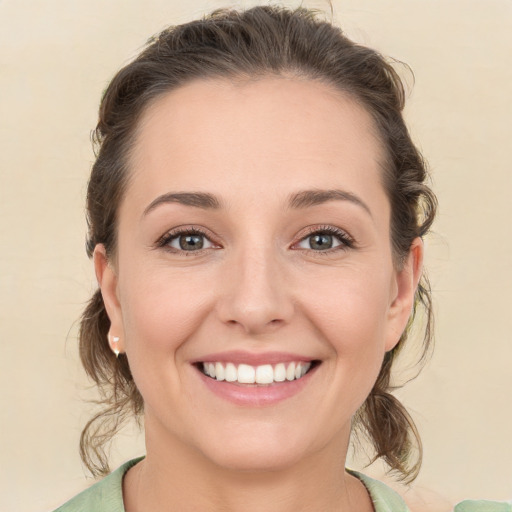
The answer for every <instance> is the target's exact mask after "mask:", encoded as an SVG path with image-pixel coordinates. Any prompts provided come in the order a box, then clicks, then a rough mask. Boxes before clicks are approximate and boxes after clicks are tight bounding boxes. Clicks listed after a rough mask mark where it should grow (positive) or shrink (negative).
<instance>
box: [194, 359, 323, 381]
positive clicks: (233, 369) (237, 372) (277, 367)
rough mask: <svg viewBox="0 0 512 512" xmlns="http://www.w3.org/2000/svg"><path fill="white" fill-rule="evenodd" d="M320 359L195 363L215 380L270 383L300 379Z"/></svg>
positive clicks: (318, 362) (316, 364)
mask: <svg viewBox="0 0 512 512" xmlns="http://www.w3.org/2000/svg"><path fill="white" fill-rule="evenodd" d="M319 364H320V361H316V360H314V361H308V362H305V361H296V362H287V363H278V364H263V365H258V366H251V365H248V364H238V365H237V364H234V363H221V362H213V361H212V362H201V363H198V364H197V365H196V367H197V368H198V369H199V371H200V372H202V373H203V374H204V375H206V376H207V377H210V378H211V379H214V380H216V381H225V382H228V383H233V384H245V385H250V384H252V385H260V386H264V385H271V384H275V383H281V382H291V381H295V380H300V379H301V378H302V377H304V375H306V374H307V373H308V372H310V371H311V370H312V369H313V368H314V367H316V366H318V365H319Z"/></svg>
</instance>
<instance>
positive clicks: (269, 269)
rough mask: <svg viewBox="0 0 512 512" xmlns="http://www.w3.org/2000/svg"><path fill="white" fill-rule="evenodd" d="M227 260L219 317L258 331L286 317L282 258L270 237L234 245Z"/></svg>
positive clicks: (287, 296) (288, 302) (288, 307)
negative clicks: (230, 256)
mask: <svg viewBox="0 0 512 512" xmlns="http://www.w3.org/2000/svg"><path fill="white" fill-rule="evenodd" d="M232 256H233V257H232V258H230V260H231V261H229V263H228V264H227V268H226V272H225V276H224V286H223V287H222V297H221V300H220V304H221V306H220V308H221V318H222V320H223V321H224V322H227V323H230V324H237V325H240V326H241V327H243V328H244V330H245V331H246V332H248V333H249V332H250V333H259V332H264V331H266V330H268V329H271V328H273V327H275V326H277V325H280V324H284V323H286V322H287V321H289V319H290V317H291V315H292V314H293V303H292V300H291V297H290V294H289V288H288V287H287V286H286V279H285V273H286V269H285V259H284V258H282V256H281V255H280V254H279V251H278V250H277V249H276V248H275V246H274V244H273V243H272V241H271V240H267V241H266V242H264V241H262V240H261V239H260V240H258V241H257V242H256V241H254V242H253V243H245V244H243V245H240V246H238V247H236V249H234V252H233V255H232Z"/></svg>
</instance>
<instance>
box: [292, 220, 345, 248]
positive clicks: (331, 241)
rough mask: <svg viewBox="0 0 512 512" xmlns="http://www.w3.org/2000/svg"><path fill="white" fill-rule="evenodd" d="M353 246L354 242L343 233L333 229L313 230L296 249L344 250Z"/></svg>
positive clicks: (329, 227)
mask: <svg viewBox="0 0 512 512" xmlns="http://www.w3.org/2000/svg"><path fill="white" fill-rule="evenodd" d="M353 246H354V240H353V239H352V238H351V237H350V236H349V235H348V234H347V233H345V231H343V230H341V229H339V228H335V227H331V226H328V227H322V228H315V229H314V231H311V232H310V233H309V234H308V235H307V236H306V237H304V238H303V239H302V240H301V241H300V242H299V243H298V244H297V247H298V248H300V249H307V250H312V251H328V250H331V249H336V248H339V249H346V248H350V247H353Z"/></svg>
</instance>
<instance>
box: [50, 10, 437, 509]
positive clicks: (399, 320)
mask: <svg viewBox="0 0 512 512" xmlns="http://www.w3.org/2000/svg"><path fill="white" fill-rule="evenodd" d="M403 103H404V96H403V89H402V85H401V82H400V80H399V78H398V76H397V75H396V73H395V72H394V71H393V69H392V68H391V66H390V65H389V64H387V63H386V61H385V60H384V59H383V58H382V57H381V56H380V55H379V54H378V53H376V52H375V51H373V50H370V49H368V48H364V47H361V46H358V45H355V44H354V43H352V42H351V41H349V40H348V39H347V38H345V37H344V36H343V35H342V34H341V32H340V31H339V30H338V29H337V28H335V27H333V26H332V25H330V24H328V23H326V22H323V21H320V20H318V19H316V18H315V16H314V15H313V14H312V13H311V12H310V11H307V10H303V9H299V10H296V11H289V10H285V9H280V8H271V7H258V8H255V9H251V10H248V11H245V12H234V11H219V12H216V13H214V14H213V15H211V16H210V17H208V18H206V19H205V20H200V21H195V22H192V23H189V24H186V25H182V26H178V27H175V28H171V29H169V30H166V31H164V32H163V33H161V34H160V35H159V36H158V37H156V38H155V39H154V40H152V41H151V42H150V44H149V45H148V46H147V48H146V49H145V50H144V51H143V52H142V53H141V55H140V56H139V57H138V58H137V59H136V60H135V61H134V62H132V63H131V64H128V65H127V66H126V67H125V68H123V69H122V70H121V71H120V72H119V73H118V74H117V75H116V76H115V77H114V79H113V80H112V82H111V84H110V86H109V87H108V89H107V91H106V92H105V95H104V98H103V100H102V103H101V107H100V119H99V123H98V126H97V129H96V142H97V145H98V153H97V160H96V162H95V164H94V167H93V171H92V175H91V179H90V183H89V189H88V201H87V211H88V220H89V226H90V233H89V242H88V252H89V255H91V256H92V257H93V260H94V266H95V270H96V275H97V279H98V283H99V290H98V292H97V293H96V294H95V295H94V296H93V298H92V299H91V301H90V303H89V306H88V308H87V310H86V311H85V312H84V315H83V318H82V324H81V333H80V352H81V357H82V361H83V364H84V366H85V369H86V371H87V372H88V374H89V375H90V376H91V377H92V378H93V379H94V380H95V382H96V383H97V384H98V386H99V387H100V388H101V390H102V391H103V393H104V403H105V409H104V410H103V411H102V412H101V413H100V414H98V415H97V416H96V417H95V418H93V419H92V420H91V421H90V422H89V423H88V425H87V426H86V428H85V430H84V432H83V434H82V440H81V450H82V452H81V453H82V458H83V460H84V462H85V463H86V464H87V466H88V467H89V468H90V469H91V470H92V471H93V473H95V474H96V475H101V474H107V473H108V471H109V469H108V464H107V459H106V456H105V452H104V451H103V447H104V445H105V443H106V442H107V441H108V440H109V439H110V438H111V437H112V435H113V434H114V433H115V431H116V430H117V428H118V425H119V423H120V422H121V421H122V420H123V419H124V418H125V417H127V416H128V415H130V414H132V413H134V414H135V415H137V416H141V415H142V414H143V417H144V425H145V435H146V450H147V454H146V456H145V458H143V459H137V460H134V461H130V462H128V463H127V464H125V465H124V466H122V467H121V468H119V469H118V470H117V471H115V472H114V473H112V474H111V475H109V476H108V477H106V478H105V479H103V480H102V481H100V482H99V483H98V484H96V485H95V486H93V487H92V488H91V489H89V490H87V491H85V492H84V493H82V494H81V495H79V496H78V497H76V498H75V499H74V500H71V501H70V502H69V503H68V504H66V505H64V506H63V507H61V508H60V509H59V510H61V511H70V510H95V511H99V510H112V511H113V510H116V511H119V510H126V511H127V512H132V511H137V512H143V511H145V510H162V511H164V510H169V511H171V510H172V511H174V510H180V511H185V510H186V511H188V510H190V511H195V510H212V511H215V510H230V511H231V510H233V511H235V510H242V509H243V510H249V511H251V510H266V511H287V510H292V509H293V510H322V511H335V510H336V511H340V510H358V511H372V510H376V511H384V510H392V511H395V512H396V511H401V510H407V508H406V505H405V504H404V503H403V501H402V500H401V499H400V498H399V497H398V495H396V494H395V493H394V492H393V491H391V490H390V489H388V488H387V487H386V486H384V485H383V484H381V483H379V482H377V481H374V480H372V479H370V478H368V477H366V476H364V475H362V474H359V473H356V472H353V471H349V470H346V471H343V468H344V463H345V459H346V455H347V450H348V447H349V439H350V435H351V432H352V431H353V430H354V429H359V430H360V431H362V432H363V433H366V435H367V436H368V437H369V438H370V439H371V441H372V442H373V445H374V446H375V450H376V457H382V458H383V459H384V460H385V461H386V462H387V464H388V465H389V466H390V468H391V469H392V470H395V471H396V472H398V473H399V474H401V475H402V477H403V478H404V479H406V480H412V479H414V477H415V476H416V475H417V472H418V470H419V467H420V463H421V444H420V441H419V437H418V434H417V431H416V429H415V426H414V423H413V422H412V419H411V418H410V416H409V415H408V413H407V412H406V411H405V409H404V408H403V406H402V405H401V404H400V403H399V401H398V400H397V399H396V398H394V397H393V396H392V395H390V394H389V391H390V375H391V369H392V365H393V362H394V360H395V358H396V356H397V354H398V352H399V351H400V350H401V349H402V348H403V347H404V344H405V341H406V338H407V332H408V330H409V327H410V325H411V323H412V320H413V318H414V315H415V312H416V307H417V306H423V307H425V308H426V318H427V322H426V328H425V336H424V340H423V346H424V353H426V351H427V349H428V347H429V343H430V334H431V333H430V315H431V309H430V295H429V291H428V286H427V284H426V281H425V280H424V278H422V260H423V244H422V237H423V236H424V235H425V234H426V233H427V231H428V229H429V228H430V226H431V224H432V221H433V219H434V214H435V206H436V202H435V197H434V195H433V194H432V192H431V191H430V189H429V188H428V186H427V185H426V184H425V180H426V177H427V174H426V170H425V165H424V163H423V160H422V158H421V156H420V154H419V152H418V151H417V149H416V148H415V147H414V145H413V144H412V142H411V140H410V138H409V135H408V132H407V129H406V127H405V125H404V122H403V119H402V116H401V110H402V108H403ZM422 279H423V280H422Z"/></svg>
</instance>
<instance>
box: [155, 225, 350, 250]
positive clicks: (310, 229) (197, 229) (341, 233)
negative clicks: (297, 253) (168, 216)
mask: <svg viewBox="0 0 512 512" xmlns="http://www.w3.org/2000/svg"><path fill="white" fill-rule="evenodd" d="M303 229H305V230H306V232H305V233H302V234H301V235H300V238H297V239H296V241H294V242H293V243H292V247H293V246H295V245H297V244H298V243H300V242H302V241H303V240H304V239H306V238H308V237H310V236H312V235H314V234H316V233H329V234H332V235H333V236H337V237H338V238H340V239H341V241H342V242H343V243H344V245H345V246H347V242H350V243H351V244H354V243H355V240H354V238H353V237H352V236H351V235H350V234H349V233H348V232H347V231H346V230H345V229H342V228H339V227H337V226H330V225H314V226H307V227H306V228H303ZM184 234H199V235H201V236H204V237H205V238H206V239H208V240H209V241H210V242H211V243H212V244H214V245H220V244H219V242H218V241H216V239H215V238H216V237H214V236H213V235H211V234H210V233H209V230H206V228H203V227H202V226H195V225H190V226H180V227H176V228H173V229H170V230H169V231H167V232H166V233H165V234H164V235H162V236H161V237H160V238H159V239H158V240H157V242H156V245H157V246H165V245H166V244H168V243H169V241H171V240H174V239H176V238H177V237H179V236H181V235H184ZM185 252H189V251H185ZM190 252H194V251H190ZM197 252H199V251H197ZM314 252H320V251H314Z"/></svg>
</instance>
